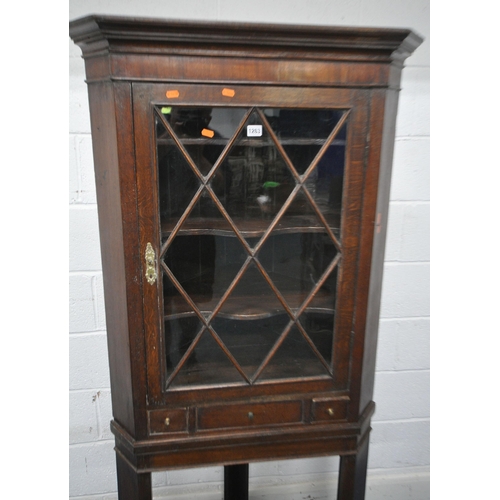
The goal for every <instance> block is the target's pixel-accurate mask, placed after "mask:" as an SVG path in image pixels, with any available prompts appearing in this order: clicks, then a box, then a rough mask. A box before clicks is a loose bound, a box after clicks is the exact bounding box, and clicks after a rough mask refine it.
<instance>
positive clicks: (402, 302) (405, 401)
mask: <svg viewBox="0 0 500 500" xmlns="http://www.w3.org/2000/svg"><path fill="white" fill-rule="evenodd" d="M69 7H70V15H69V18H70V19H74V18H76V17H79V16H82V15H86V14H90V13H103V14H115V15H135V16H143V17H171V18H180V19H201V20H232V21H253V22H275V23H294V24H327V25H336V24H337V25H353V26H386V27H409V28H412V29H414V30H416V31H417V32H418V33H420V34H421V35H423V36H424V37H425V42H424V44H423V45H422V46H421V47H420V48H419V49H417V51H416V52H415V54H414V55H413V56H412V57H411V58H410V59H408V60H407V63H406V69H405V70H404V72H403V81H402V91H401V95H400V104H399V114H398V119H397V128H396V144H395V155H394V170H393V180H392V188H391V202H390V214H389V228H388V241H387V250H386V258H385V259H386V261H385V276H384V283H383V298H382V309H381V322H380V334H379V350H378V358H377V374H376V382H375V398H374V399H375V401H376V403H377V411H376V413H375V417H374V422H373V431H372V438H371V448H370V456H369V481H370V477H372V476H373V475H374V474H375V475H376V474H379V473H381V472H382V473H384V474H387V475H391V474H393V475H394V477H398V474H401V472H402V471H404V472H405V473H408V474H420V475H421V474H424V475H425V474H428V470H429V469H428V468H429V417H430V415H429V373H430V372H429V368H430V367H429V315H430V307H429V260H430V258H429V213H430V206H429V204H430V190H429V3H428V0H414V1H412V2H405V1H401V0H376V1H374V0H315V1H314V2H310V1H308V0H286V1H285V0H277V1H274V2H268V1H264V0H253V1H252V2H246V1H241V0H204V1H203V2H202V1H193V0H184V1H183V2H173V1H167V2H165V1H160V0H142V1H141V2H135V1H132V0H121V1H119V0H85V1H84V0H70V2H69ZM69 56H70V57H69V70H70V78H69V83H70V121H69V172H70V174H69V177H70V183H69V214H70V215H69V219H70V273H69V281H70V304H69V311H70V321H69V328H70V331H69V362H70V377H69V390H70V394H69V404H70V413H69V415H70V419H69V442H70V445H69V474H70V484H69V495H70V498H80V499H81V500H83V499H84V498H85V499H89V500H90V499H93V500H108V499H111V498H116V496H114V493H115V492H116V478H115V464H114V452H113V440H112V436H111V433H110V431H109V421H110V419H111V403H110V389H109V373H108V364H107V352H106V326H105V316H104V302H103V289H102V272H101V264H100V252H99V243H98V242H99V234H98V226H97V206H96V198H95V187H94V177H93V175H94V174H93V163H92V144H91V137H90V121H89V115H88V99H87V88H86V84H85V82H84V79H85V74H84V66H83V60H82V59H81V53H80V49H79V48H78V47H76V46H75V45H74V44H73V43H72V42H71V41H70V42H69ZM337 467H338V459H337V458H335V457H332V458H321V459H310V460H289V461H280V462H272V463H269V464H256V465H252V466H251V470H250V474H251V477H252V479H251V482H252V484H254V485H256V484H261V485H267V484H268V485H273V484H288V483H294V482H300V481H305V480H310V479H315V480H318V479H321V478H325V477H329V476H331V475H332V471H336V470H337ZM221 480H222V470H221V469H220V468H206V469H196V470H185V471H175V472H168V473H166V472H165V473H158V474H154V475H153V483H154V487H155V488H156V491H157V492H161V491H174V490H175V489H176V488H177V489H178V490H176V491H184V492H187V491H196V490H197V488H198V489H200V486H201V487H202V489H205V490H207V489H209V488H211V487H212V488H215V489H218V488H220V483H221ZM368 484H370V483H368ZM179 488H180V489H179ZM158 494H159V493H158Z"/></svg>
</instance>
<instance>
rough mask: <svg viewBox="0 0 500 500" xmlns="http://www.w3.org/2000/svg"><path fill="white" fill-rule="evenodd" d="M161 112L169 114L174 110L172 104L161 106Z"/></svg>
mask: <svg viewBox="0 0 500 500" xmlns="http://www.w3.org/2000/svg"><path fill="white" fill-rule="evenodd" d="M161 112H162V113H163V114H164V115H169V114H170V113H171V112H172V107H171V106H163V108H161Z"/></svg>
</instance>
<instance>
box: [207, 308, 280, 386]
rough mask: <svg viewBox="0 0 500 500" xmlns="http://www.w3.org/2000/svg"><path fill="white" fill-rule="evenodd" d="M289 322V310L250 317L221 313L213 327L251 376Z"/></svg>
mask: <svg viewBox="0 0 500 500" xmlns="http://www.w3.org/2000/svg"><path fill="white" fill-rule="evenodd" d="M289 322H290V317H289V316H288V315H287V314H281V315H278V316H271V317H268V318H262V319H254V320H248V321H244V320H236V319H231V318H223V317H220V318H215V319H214V321H213V327H214V330H215V331H216V332H217V334H218V335H219V337H220V338H221V339H222V341H223V342H224V344H225V345H226V346H227V348H228V349H229V350H230V351H231V354H232V355H233V356H234V357H235V358H236V360H237V361H238V363H240V365H241V367H242V368H243V371H244V372H245V373H246V375H247V376H248V377H249V378H251V377H252V376H253V374H254V373H255V371H256V370H257V368H258V367H259V366H260V364H261V363H262V361H264V359H265V358H266V356H267V355H268V353H269V351H270V350H271V349H272V347H273V345H274V344H275V342H276V341H277V340H278V337H279V336H280V335H281V333H283V330H284V329H285V327H286V325H287V324H288V323H289Z"/></svg>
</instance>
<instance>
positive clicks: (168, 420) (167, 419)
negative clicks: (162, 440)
mask: <svg viewBox="0 0 500 500" xmlns="http://www.w3.org/2000/svg"><path fill="white" fill-rule="evenodd" d="M165 425H166V426H167V427H168V426H169V425H170V419H169V418H168V417H167V418H166V419H165Z"/></svg>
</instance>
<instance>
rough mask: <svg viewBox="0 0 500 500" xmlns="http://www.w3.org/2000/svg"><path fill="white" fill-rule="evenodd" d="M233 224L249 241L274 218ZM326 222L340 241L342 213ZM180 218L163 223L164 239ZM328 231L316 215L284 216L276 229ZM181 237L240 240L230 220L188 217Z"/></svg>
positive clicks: (276, 231) (280, 231) (329, 216)
mask: <svg viewBox="0 0 500 500" xmlns="http://www.w3.org/2000/svg"><path fill="white" fill-rule="evenodd" d="M232 219H233V222H234V223H235V225H236V227H237V228H238V229H239V231H240V233H241V234H242V236H243V237H245V238H255V237H259V236H262V235H263V234H264V232H265V231H266V230H267V228H268V227H269V224H270V223H271V221H272V219H271V218H261V219H257V218H255V219H243V218H239V217H233V218H232ZM325 219H326V221H327V222H328V225H329V226H330V228H331V229H332V230H333V232H334V234H335V235H336V236H337V237H338V235H339V233H340V213H334V214H327V215H325ZM177 221H178V218H171V219H167V220H165V221H164V222H163V224H162V228H161V232H162V239H165V238H167V237H168V235H169V234H170V233H171V232H172V230H173V229H174V227H175V224H176V223H177ZM325 231H326V230H325V227H324V226H323V225H322V224H321V223H320V222H319V220H318V218H317V216H315V215H296V216H284V217H282V218H281V219H280V221H279V222H278V224H277V225H276V226H275V228H274V229H273V234H287V233H322V232H325ZM178 234H179V235H217V236H228V237H236V234H235V232H234V231H233V230H232V229H231V227H230V226H229V224H228V222H227V221H226V219H224V218H222V217H218V218H216V217H213V218H208V217H188V218H187V220H186V221H184V223H183V225H182V227H181V229H180V231H179V233H178Z"/></svg>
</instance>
